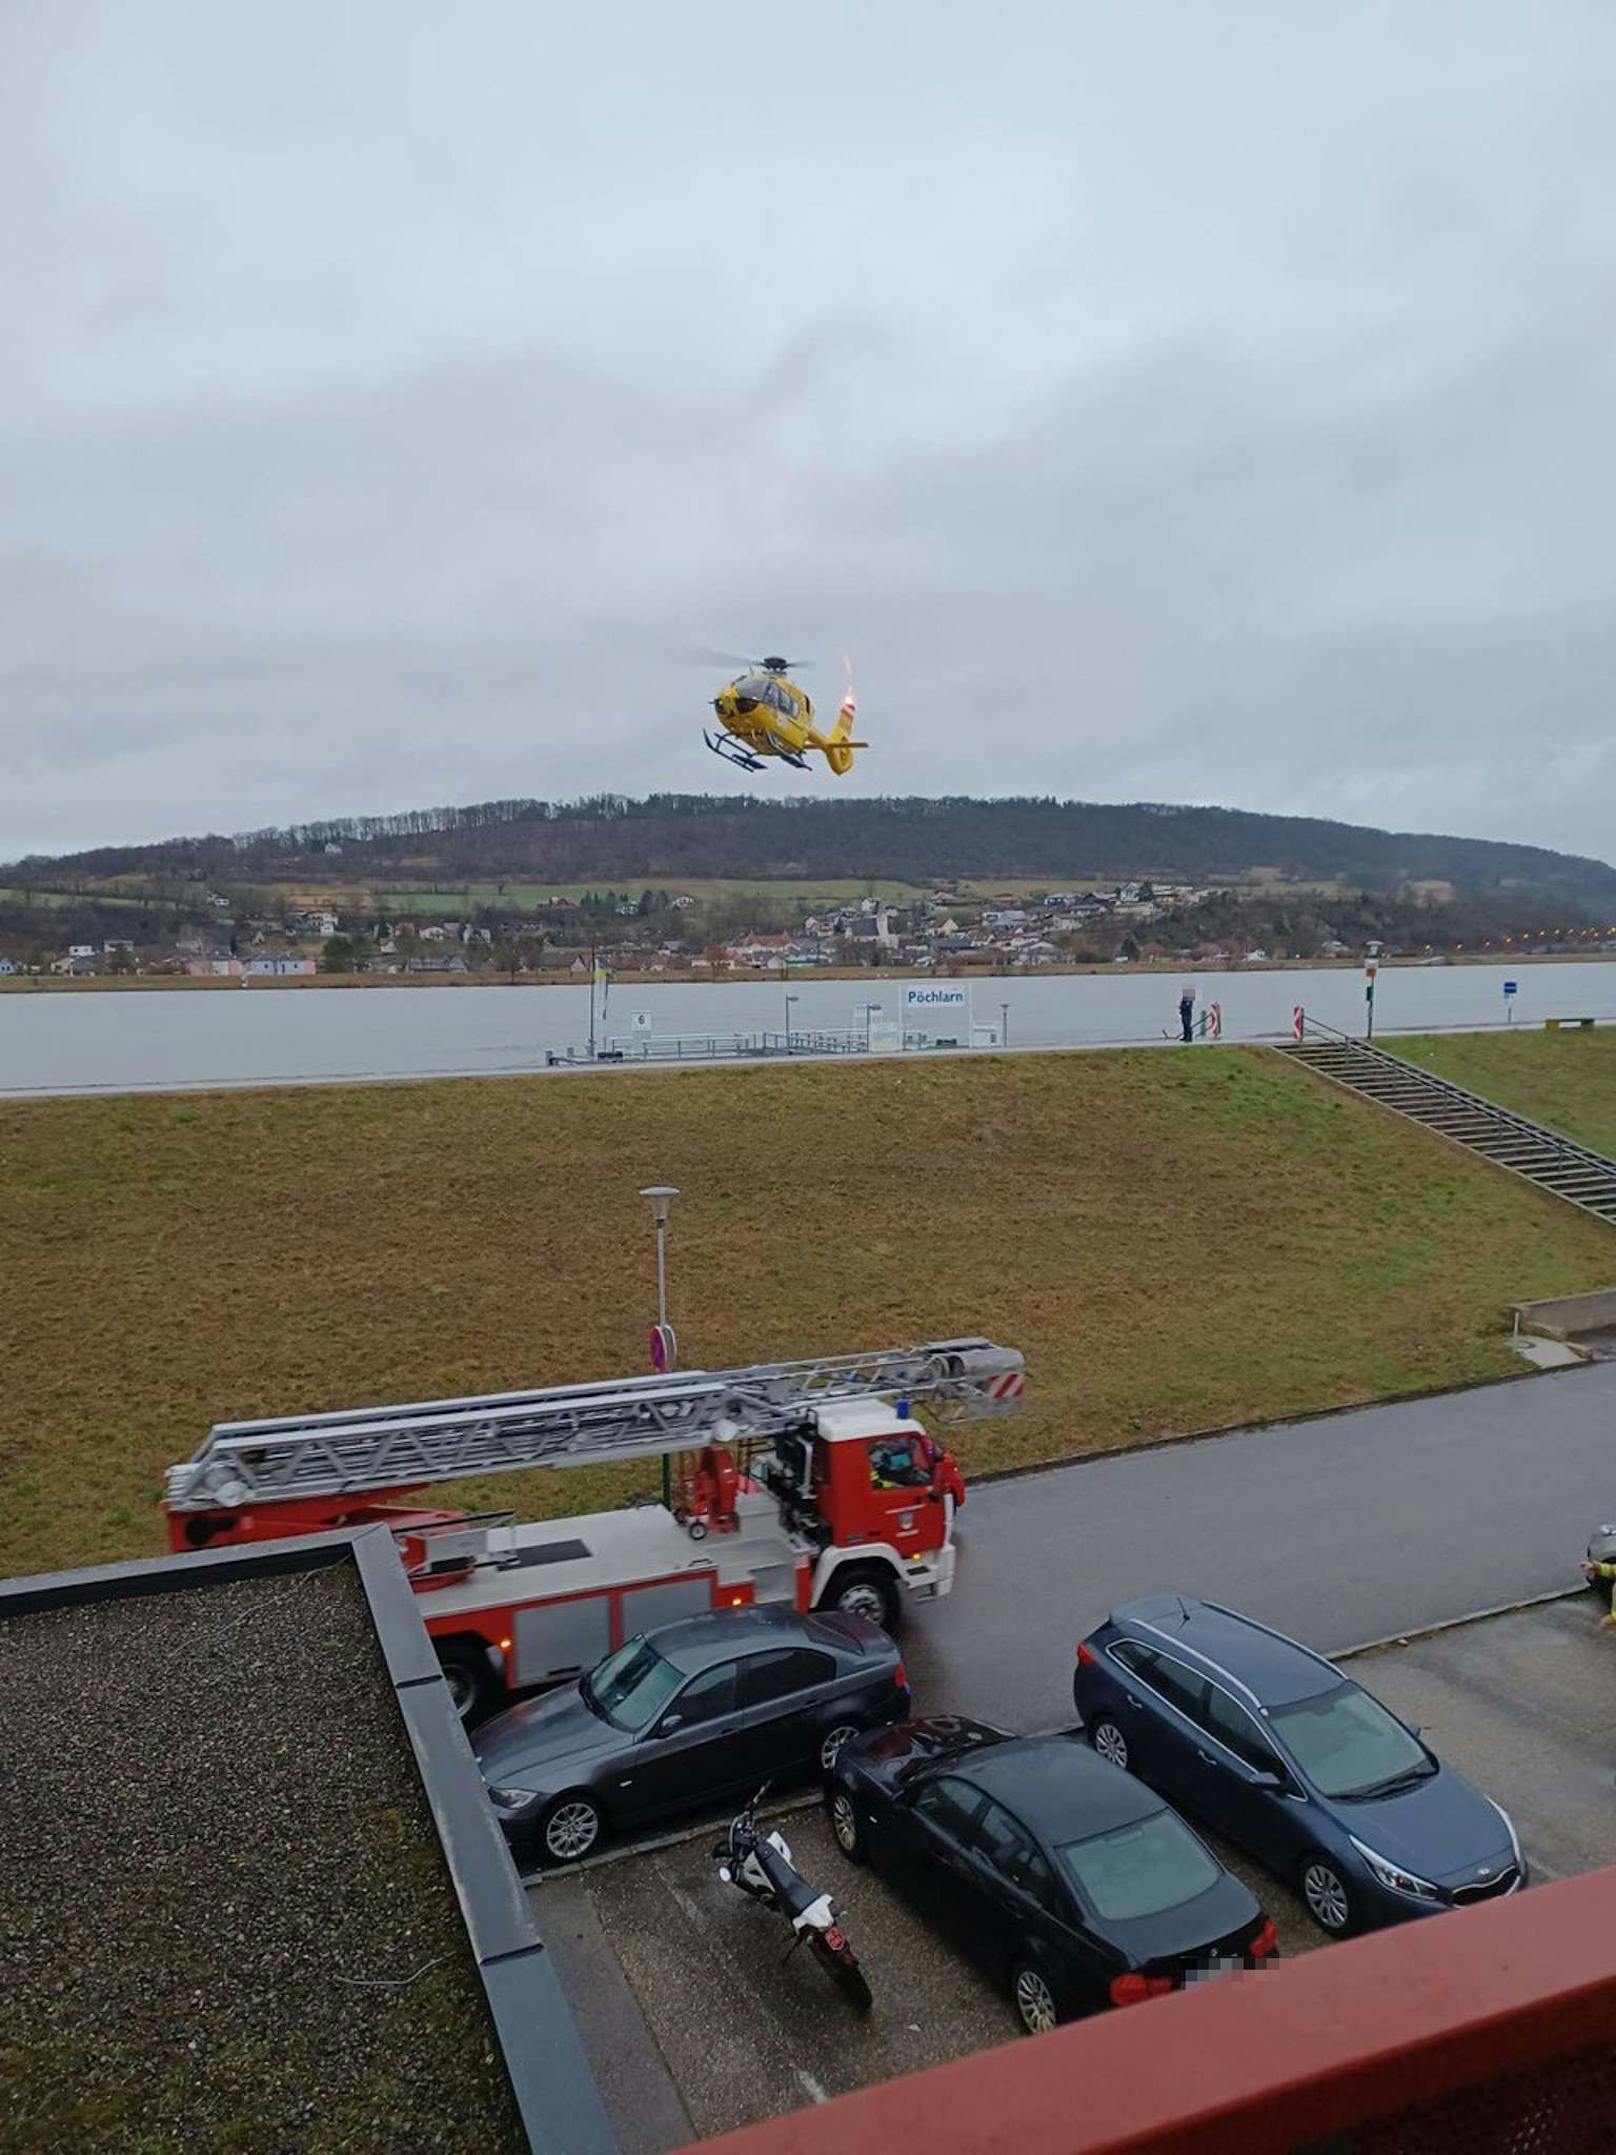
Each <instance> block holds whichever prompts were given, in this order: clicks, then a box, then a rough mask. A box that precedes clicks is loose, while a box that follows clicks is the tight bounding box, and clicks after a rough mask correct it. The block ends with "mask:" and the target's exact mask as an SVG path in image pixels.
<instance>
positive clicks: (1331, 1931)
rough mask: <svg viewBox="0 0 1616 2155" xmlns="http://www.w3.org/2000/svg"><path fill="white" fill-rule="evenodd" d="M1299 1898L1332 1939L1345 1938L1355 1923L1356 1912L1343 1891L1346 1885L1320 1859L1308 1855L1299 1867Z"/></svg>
mask: <svg viewBox="0 0 1616 2155" xmlns="http://www.w3.org/2000/svg"><path fill="white" fill-rule="evenodd" d="M1302 1898H1303V1900H1304V1901H1306V1903H1307V1912H1308V1914H1309V1915H1310V1916H1311V1917H1312V1918H1313V1920H1314V1922H1315V1923H1316V1924H1317V1925H1318V1926H1319V1929H1320V1930H1321V1931H1325V1932H1327V1933H1328V1935H1329V1936H1330V1937H1332V1938H1345V1937H1346V1935H1347V1933H1348V1932H1349V1931H1350V1930H1351V1929H1352V1927H1353V1925H1354V1923H1355V1922H1356V1921H1357V1917H1358V1911H1357V1910H1356V1908H1354V1906H1353V1904H1352V1896H1351V1895H1350V1894H1349V1893H1348V1891H1347V1882H1346V1880H1345V1879H1344V1878H1343V1877H1342V1876H1341V1873H1340V1872H1339V1871H1338V1870H1337V1869H1336V1867H1335V1865H1334V1864H1333V1863H1332V1862H1330V1861H1329V1860H1328V1859H1327V1858H1326V1857H1324V1856H1308V1857H1307V1858H1306V1859H1305V1860H1304V1862H1303V1864H1302Z"/></svg>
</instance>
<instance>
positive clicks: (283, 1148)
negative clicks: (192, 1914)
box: [0, 1050, 1616, 1573]
mask: <svg viewBox="0 0 1616 2155" xmlns="http://www.w3.org/2000/svg"><path fill="white" fill-rule="evenodd" d="M652 1181H671V1182H673V1183H675V1184H677V1185H679V1186H680V1188H681V1189H682V1190H683V1191H684V1193H685V1194H684V1196H683V1197H682V1198H681V1199H680V1202H679V1204H678V1206H677V1208H676V1210H675V1216H674V1225H673V1236H672V1263H671V1274H672V1314H673V1316H674V1318H675V1321H676V1322H677V1324H678V1326H679V1329H680V1334H681V1339H682V1341H683V1344H684V1349H685V1358H686V1360H687V1362H689V1363H691V1364H696V1363H698V1362H699V1363H704V1364H706V1365H707V1366H709V1367H721V1366H723V1365H724V1364H726V1363H730V1362H740V1361H746V1360H752V1359H758V1358H763V1357H775V1356H787V1355H799V1354H808V1353H814V1352H828V1351H836V1350H846V1349H851V1348H854V1347H859V1346H868V1345H873V1344H879V1343H883V1342H889V1341H891V1342H898V1341H905V1340H912V1339H916V1338H921V1337H927V1336H930V1337H941V1336H947V1335H949V1334H954V1333H961V1332H967V1331H982V1332H985V1333H987V1334H988V1335H989V1336H992V1337H996V1338H999V1339H1002V1340H1005V1341H1007V1342H1010V1343H1012V1344H1015V1345H1017V1346H1019V1347H1021V1348H1022V1349H1023V1350H1024V1351H1025V1353H1026V1356H1027V1363H1028V1371H1029V1380H1030V1383H1029V1395H1030V1403H1029V1407H1028V1410H1027V1411H1026V1412H1025V1413H1024V1414H1023V1415H1022V1416H1021V1417H1020V1418H1019V1419H1018V1420H1015V1421H1010V1422H1006V1423H1002V1424H989V1425H986V1426H984V1427H983V1428H981V1429H980V1430H978V1431H976V1432H973V1433H970V1434H969V1435H968V1436H967V1437H966V1440H965V1443H964V1445H963V1452H964V1456H965V1459H966V1462H967V1465H968V1466H969V1467H975V1468H986V1467H988V1466H992V1465H1005V1464H1010V1463H1012V1462H1021V1461H1028V1460H1035V1459H1042V1458H1054V1457H1058V1456H1061V1455H1065V1454H1071V1453H1081V1452H1091V1451H1100V1450H1104V1449H1106V1448H1107V1447H1111V1446H1115V1445H1118V1444H1124V1443H1128V1442H1131V1441H1136V1440H1138V1439H1140V1438H1148V1437H1154V1436H1158V1435H1162V1434H1165V1433H1168V1432H1171V1431H1175V1430H1184V1429H1192V1428H1197V1427H1203V1426H1207V1425H1212V1424H1221V1423H1230V1422H1240V1421H1245V1420H1248V1419H1253V1418H1257V1417H1262V1416H1269V1415H1279V1414H1288V1413H1295V1412H1299V1411H1304V1410H1309V1409H1316V1408H1321V1407H1326V1406H1331V1405H1336V1404H1339V1403H1343V1402H1349V1401H1354V1400H1361V1399H1369V1398H1373V1397H1375V1396H1377V1395H1381V1394H1385V1393H1390V1392H1398V1391H1403V1390H1407V1389H1412V1388H1417V1387H1424V1386H1438V1385H1443V1384H1449V1383H1455V1382H1460V1381H1464V1380H1468V1379H1473V1378H1480V1377H1485V1376H1489V1375H1492V1374H1494V1373H1497V1372H1501V1371H1504V1370H1507V1369H1509V1368H1510V1367H1512V1366H1513V1365H1512V1363H1511V1361H1510V1358H1509V1356H1508V1354H1507V1352H1506V1350H1505V1348H1504V1345H1503V1333H1504V1314H1503V1313H1504V1309H1505V1306H1506V1305H1507V1304H1508V1303H1509V1302H1510V1301H1512V1300H1514V1299H1516V1298H1517V1297H1520V1296H1531V1295H1548V1294H1557V1293H1566V1292H1572V1291H1575V1290H1578V1289H1581V1288H1587V1287H1594V1286H1599V1285H1603V1284H1606V1283H1608V1281H1609V1280H1610V1278H1611V1277H1612V1275H1613V1272H1616V1241H1613V1239H1612V1237H1611V1236H1610V1234H1609V1233H1608V1231H1607V1230H1606V1229H1604V1228H1602V1227H1600V1226H1598V1225H1597V1224H1596V1223H1594V1222H1593V1221H1590V1220H1586V1219H1581V1218H1578V1217H1577V1216H1576V1215H1574V1214H1573V1213H1571V1212H1570V1211H1569V1210H1568V1209H1567V1208H1565V1207H1563V1206H1560V1205H1558V1204H1556V1203H1555V1202H1554V1201H1553V1200H1552V1199H1550V1198H1547V1197H1545V1196H1543V1195H1541V1194H1539V1193H1538V1192H1536V1191H1533V1190H1531V1189H1529V1188H1527V1187H1525V1186H1524V1185H1522V1184H1520V1183H1518V1182H1515V1181H1514V1180H1512V1179H1511V1178H1510V1177H1508V1176H1505V1175H1501V1174H1499V1173H1497V1172H1496V1170H1494V1169H1491V1168H1489V1167H1486V1166H1485V1165H1483V1164H1482V1163H1480V1162H1478V1161H1475V1160H1472V1159H1470V1158H1467V1157H1466V1156H1465V1155H1464V1154H1462V1153H1459V1152H1457V1151H1455V1150H1453V1149H1451V1148H1449V1147H1448V1146H1446V1145H1444V1144H1442V1143H1441V1142H1440V1141H1439V1140H1437V1139H1434V1138H1431V1137H1429V1136H1427V1135H1426V1134H1424V1133H1423V1132H1420V1131H1417V1130H1413V1129H1410V1128H1408V1127H1406V1126H1404V1125H1402V1124H1400V1123H1399V1122H1397V1121H1395V1120H1394V1119H1393V1118H1391V1117H1390V1116H1387V1115H1384V1114H1382V1113H1381V1112H1380V1111H1378V1110H1377V1109H1374V1108H1371V1107H1369V1106H1367V1105H1364V1104H1363V1103H1360V1102H1358V1101H1356V1100H1354V1099H1352V1098H1350V1097H1348V1096H1346V1095H1344V1094H1341V1093H1339V1092H1337V1091H1335V1090H1334V1089H1333V1088H1331V1087H1329V1086H1326V1085H1322V1084H1320V1083H1318V1082H1317V1081H1316V1080H1315V1079H1313V1078H1311V1077H1309V1076H1308V1075H1307V1074H1306V1073H1305V1072H1303V1071H1300V1070H1297V1069H1295V1068H1293V1067H1291V1066H1289V1065H1287V1064H1285V1063H1284V1062H1283V1061H1281V1060H1280V1059H1279V1058H1277V1057H1273V1056H1270V1055H1267V1054H1265V1053H1263V1052H1262V1051H1253V1050H1235V1051H1231V1052H1226V1053H1222V1054H1215V1055H1214V1054H1206V1055H1182V1056H1181V1055H1178V1054H1176V1053H1174V1054H1167V1053H1161V1052H1156V1053H1150V1052H1133V1053H1116V1054H1104V1055H1100V1054H1096V1055H1083V1056H1058V1057H1056V1056H1051V1057H1040V1056H1028V1057H1024V1058H1005V1059H998V1058H984V1059H983V1060H981V1061H979V1062H964V1061H959V1062H949V1063H946V1064H931V1065H926V1066H914V1065H895V1064H875V1065H864V1066H859V1067H855V1068H838V1067H832V1066H826V1065H819V1066H799V1067H797V1068H784V1069H763V1070H739V1069H738V1070H734V1071H707V1072H652V1073H646V1074H644V1075H636V1076H634V1077H628V1078H624V1077H601V1078H590V1077H582V1078H569V1079H564V1080H556V1079H550V1080H546V1079H531V1080H529V1079H505V1080H492V1081H481V1080H476V1081H464V1082H460V1083H451V1084H421V1085H397V1086H381V1087H357V1088H349V1089H343V1088H340V1087H331V1088H328V1089H307V1090H303V1089H299V1090H287V1091H280V1092H262V1093H226V1094H207V1095H195V1096H189V1097H183V1096H181V1097H149V1098H119V1099H109V1100H97V1101H85V1100H72V1101H41V1102H30V1103H17V1104H12V1105H0V1277H3V1278H4V1280H5V1282H6V1299H5V1326H4V1348H3V1360H0V1573H5V1572H13V1571H26V1570H39V1569H44V1568H46V1567H49V1566H55V1565H69V1564H79V1563H85V1562H89V1561H92V1560H97V1559H104V1558H113V1557H119V1556H127V1555H132V1554H137V1553H141V1552H144V1551H148V1550H151V1549H154V1548H156V1547H157V1546H159V1543H160V1533H159V1522H158V1518H157V1514H156V1512H155V1510H154V1509H153V1499H154V1496H155V1492H156V1488H157V1485H158V1482H159V1478H160V1474H161V1470H162V1468H163V1467H164V1466H165V1465H166V1464H167V1463H168V1462H169V1461H170V1460H173V1459H177V1458H180V1457H183V1456H185V1455H186V1454H188V1453H189V1452H190V1451H191V1450H192V1448H193V1447H194V1445H195V1444H196V1442H197V1440H198V1439H199V1438H200V1437H201V1435H202V1434H203V1432H204V1431H205V1430H206V1428H207V1427H208V1425H209V1424H210V1422H212V1421H214V1420H215V1419H219V1418H223V1417H234V1416H246V1415H254V1414H266V1413H274V1412H283V1413H284V1412H289V1411H293V1410H295V1409H297V1408H300V1407H302V1408H316V1407H337V1406H344V1405H348V1404H352V1403H354V1402H358V1401H365V1400H377V1399H389V1398H392V1399H412V1398H413V1399H421V1398H429V1397H432V1396H433V1395H440V1396H441V1395H443V1394H446V1393H451V1392H461V1391H474V1390H478V1389H482V1388H495V1387H508V1386H513V1385H519V1384H523V1383H539V1382H545V1381H553V1382H560V1381H564V1380H567V1379H577V1378H583V1377H598V1376H603V1375H609V1374H612V1373H614V1372H632V1371H635V1370H637V1369H639V1368H641V1367H642V1366H643V1358H644V1338H645V1325H646V1320H647V1315H648V1310H649V1307H650V1304H651V1297H652V1290H651V1286H650V1279H651V1273H652V1266H651V1237H650V1223H649V1215H648V1212H647V1208H646V1206H645V1205H644V1203H643V1202H642V1200H641V1199H640V1198H639V1196H638V1195H637V1194H636V1193H637V1191H638V1189H639V1187H640V1186H641V1185H642V1184H644V1183H647V1182H652ZM653 1472H654V1470H652V1469H649V1468H646V1467H638V1468H633V1469H624V1470H613V1469H592V1470H587V1471H585V1470H579V1471H576V1472H570V1473H563V1474H549V1475H544V1474H534V1475H528V1476H505V1477H501V1478H497V1479H495V1480H492V1481H488V1482H485V1483H484V1484H483V1485H482V1486H481V1488H480V1489H479V1490H478V1491H477V1492H476V1494H477V1495H478V1496H479V1497H480V1498H481V1499H482V1500H485V1501H490V1502H493V1503H497V1504H508V1505H514V1506H516V1507H518V1508H521V1509H524V1510H546V1511H551V1512H556V1511H565V1510H581V1509H587V1508H589V1507H590V1506H591V1505H598V1504H601V1503H606V1502H611V1501H614V1500H617V1499H619V1498H620V1497H621V1496H622V1495H623V1494H625V1493H626V1492H628V1491H629V1490H631V1489H634V1488H640V1487H644V1486H647V1484H648V1483H649V1481H650V1480H651V1477H652V1473H653Z"/></svg>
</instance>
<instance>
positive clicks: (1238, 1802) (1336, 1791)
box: [1072, 1594, 1527, 1937]
mask: <svg viewBox="0 0 1616 2155" xmlns="http://www.w3.org/2000/svg"><path fill="white" fill-rule="evenodd" d="M1072 1697H1073V1701H1074V1703H1075V1705H1076V1707H1077V1711H1078V1715H1079V1717H1080V1718H1081V1720H1082V1722H1083V1726H1084V1729H1085V1731H1086V1733H1087V1735H1088V1740H1089V1742H1090V1743H1091V1744H1092V1745H1093V1746H1094V1749H1095V1750H1096V1751H1097V1752H1098V1753H1099V1755H1100V1756H1101V1757H1102V1758H1104V1759H1107V1760H1109V1761H1110V1763H1111V1764H1113V1765H1116V1766H1122V1767H1125V1768H1126V1769H1127V1770H1128V1771H1129V1772H1131V1773H1135V1774H1138V1775H1139V1776H1140V1778H1141V1779H1143V1780H1145V1781H1147V1782H1149V1784H1150V1786H1151V1787H1152V1788H1155V1789H1159V1790H1160V1791H1161V1793H1162V1794H1163V1795H1164V1796H1167V1797H1169V1798H1170V1799H1171V1800H1172V1801H1173V1802H1174V1803H1176V1804H1179V1805H1180V1806H1182V1808H1183V1809H1184V1810H1186V1811H1188V1812H1189V1813H1190V1815H1191V1816H1192V1817H1194V1818H1198V1819H1200V1820H1202V1821H1203V1822H1204V1823H1205V1824H1206V1825H1208V1826H1210V1827H1212V1828H1213V1829H1214V1830H1215V1831H1216V1832H1219V1833H1222V1834H1225V1835H1226V1836H1227V1837H1228V1839H1229V1840H1231V1841H1233V1842H1234V1843H1235V1845H1236V1846H1237V1847H1240V1848H1244V1849H1245V1850H1247V1851H1248V1853H1249V1854H1251V1855H1253V1856H1255V1857H1256V1858H1257V1860H1258V1862H1259V1863H1263V1864H1266V1865H1267V1867H1268V1868H1269V1869H1270V1870H1271V1871H1273V1872H1275V1873H1276V1874H1277V1875H1278V1876H1279V1877H1281V1878H1284V1879H1286V1880H1287V1881H1289V1882H1290V1883H1291V1884H1293V1885H1295V1886H1296V1888H1297V1889H1298V1891H1299V1892H1300V1893H1301V1895H1302V1898H1303V1900H1304V1901H1305V1902H1306V1903H1307V1907H1308V1912H1309V1913H1310V1914H1311V1915H1312V1917H1313V1919H1314V1921H1315V1922H1316V1923H1317V1924H1318V1925H1319V1926H1320V1928H1321V1929H1322V1930H1325V1931H1327V1932H1329V1933H1330V1934H1331V1935H1333V1936H1336V1937H1340V1936H1343V1935H1345V1934H1346V1933H1347V1932H1349V1931H1354V1930H1360V1929H1367V1928H1370V1927H1372V1926H1375V1925H1379V1924H1385V1923H1397V1922H1403V1921H1406V1920H1407V1919H1408V1918H1410V1917H1413V1916H1425V1915H1435V1914H1437V1913H1439V1912H1440V1911H1441V1910H1442V1909H1444V1908H1462V1907H1464V1906H1466V1905H1468V1904H1469V1903H1471V1902H1474V1901H1484V1900H1496V1899H1497V1898H1499V1897H1500V1896H1501V1895H1503V1894H1506V1893H1513V1892H1515V1891H1516V1889H1517V1888H1518V1887H1520V1886H1522V1885H1524V1884H1525V1882H1526V1875H1527V1871H1526V1862H1525V1859H1524V1858H1523V1856H1522V1854H1521V1848H1520V1843H1519V1841H1518V1840H1517V1839H1516V1836H1515V1828H1514V1826H1513V1825H1512V1824H1511V1823H1510V1820H1509V1816H1508V1814H1507V1813H1506V1812H1505V1811H1504V1810H1503V1809H1502V1808H1501V1807H1500V1806H1499V1805H1498V1804H1496V1803H1494V1802H1493V1800H1492V1799H1491V1797H1489V1796H1484V1795H1483V1794H1482V1793H1481V1791H1480V1790H1479V1789H1477V1788H1473V1787H1472V1786H1471V1784H1470V1783H1469V1782H1468V1781H1467V1780H1466V1779H1465V1778H1464V1776H1463V1775H1462V1774H1460V1773H1456V1772H1455V1771H1454V1769H1453V1768H1452V1767H1451V1766H1445V1765H1443V1763H1442V1761H1441V1760H1440V1759H1439V1758H1438V1757H1437V1756H1436V1753H1435V1752H1434V1751H1432V1750H1431V1749H1430V1748H1429V1747H1428V1746H1427V1745H1426V1744H1425V1743H1424V1742H1422V1741H1421V1735H1420V1731H1419V1730H1418V1729H1416V1728H1410V1727H1408V1725H1407V1724H1406V1723H1405V1722H1402V1721H1399V1720H1398V1718H1397V1716H1396V1715H1395V1714H1393V1713H1391V1712H1390V1711H1388V1709H1387V1708H1386V1707H1385V1706H1383V1705H1382V1704H1381V1702H1380V1701H1379V1699H1377V1698H1376V1697H1375V1696H1374V1695H1373V1693H1371V1692H1369V1691H1366V1690H1365V1689H1364V1687H1363V1686H1362V1685H1361V1684H1358V1683H1355V1682H1353V1680H1352V1679H1351V1678H1350V1677H1348V1676H1343V1675H1342V1673H1341V1671H1340V1670H1339V1669H1338V1668H1336V1667H1335V1666H1334V1664H1333V1663H1331V1662H1329V1661H1326V1660H1325V1659H1324V1657H1323V1656H1322V1655H1320V1654H1315V1653H1313V1652H1312V1651H1311V1650H1310V1649H1309V1648H1308V1647H1305V1646H1300V1645H1298V1644H1297V1642H1296V1641H1295V1640H1294V1639H1287V1638H1286V1637H1285V1636H1284V1635H1283V1633H1281V1632H1277V1631H1271V1630H1270V1629H1269V1628H1268V1626H1267V1625H1266V1624H1259V1623H1256V1622H1254V1621H1253V1619H1252V1618H1251V1617H1249V1616H1241V1615H1239V1614H1238V1613H1237V1612H1236V1611H1234V1610H1233V1609H1225V1608H1222V1607H1220V1606H1219V1605H1218V1604H1217V1603H1216V1602H1210V1601H1197V1600H1195V1599H1193V1598H1192V1597H1190V1596H1187V1595H1179V1594H1163V1595H1157V1596H1155V1597H1153V1598H1151V1599H1149V1600H1144V1601H1133V1602H1129V1603H1128V1604H1127V1605H1126V1606H1125V1607H1123V1608H1120V1609H1116V1610H1114V1611H1113V1612H1112V1614H1111V1616H1110V1617H1109V1618H1108V1619H1107V1620H1106V1622H1105V1623H1103V1624H1101V1625H1100V1627H1099V1629H1098V1630H1096V1631H1092V1632H1090V1633H1089V1635H1088V1637H1087V1638H1086V1639H1084V1640H1083V1641H1082V1643H1081V1645H1080V1646H1079V1647H1078V1649H1077V1672H1076V1675H1075V1676H1074V1678H1073V1682H1072Z"/></svg>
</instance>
